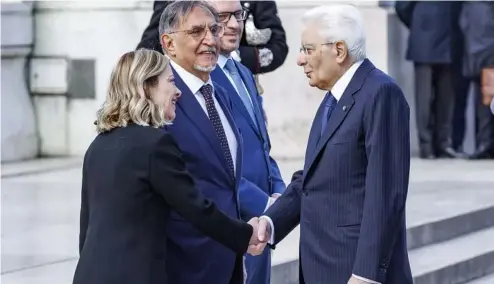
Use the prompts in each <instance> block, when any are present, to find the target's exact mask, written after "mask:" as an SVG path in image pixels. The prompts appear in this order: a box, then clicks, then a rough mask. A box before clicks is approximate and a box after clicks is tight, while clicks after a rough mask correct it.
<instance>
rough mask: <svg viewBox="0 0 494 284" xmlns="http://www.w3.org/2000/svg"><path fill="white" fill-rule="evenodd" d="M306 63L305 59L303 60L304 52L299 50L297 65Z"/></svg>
mask: <svg viewBox="0 0 494 284" xmlns="http://www.w3.org/2000/svg"><path fill="white" fill-rule="evenodd" d="M306 63H307V60H305V54H304V53H303V52H300V53H299V55H298V56H297V65H298V66H303V65H305V64H306Z"/></svg>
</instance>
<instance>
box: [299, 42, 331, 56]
mask: <svg viewBox="0 0 494 284" xmlns="http://www.w3.org/2000/svg"><path fill="white" fill-rule="evenodd" d="M337 42H338V41H337V40H335V41H331V42H325V43H320V44H318V45H332V44H336V43H337ZM313 46H314V45H313ZM316 46H317V45H316ZM309 50H310V51H311V52H312V51H315V50H316V48H315V47H313V48H307V47H306V46H301V47H300V53H303V54H304V55H310V54H309V52H308V51H309Z"/></svg>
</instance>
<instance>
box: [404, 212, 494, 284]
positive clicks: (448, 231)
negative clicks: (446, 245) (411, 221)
mask: <svg viewBox="0 0 494 284" xmlns="http://www.w3.org/2000/svg"><path fill="white" fill-rule="evenodd" d="M452 209H454V207H452ZM450 210H451V209H450ZM493 216H494V205H491V206H487V207H483V208H475V209H472V210H471V211H468V212H461V211H460V212H458V213H457V214H455V215H449V216H443V218H442V219H437V220H435V221H429V222H425V223H423V224H415V225H414V226H411V227H410V226H409V227H408V228H407V245H408V250H412V249H415V248H420V247H423V246H426V245H430V244H435V243H439V242H442V241H447V240H451V239H453V238H456V237H458V236H462V235H464V234H468V233H471V232H475V231H479V230H482V229H485V228H489V227H492V226H494V217H493ZM493 284H494V283H493Z"/></svg>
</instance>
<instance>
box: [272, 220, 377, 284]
mask: <svg viewBox="0 0 494 284" xmlns="http://www.w3.org/2000/svg"><path fill="white" fill-rule="evenodd" d="M268 218H269V217H268ZM352 276H353V277H355V278H357V279H358V280H361V281H365V282H367V283H371V284H381V283H379V282H376V281H374V280H369V279H367V278H364V277H360V276H357V275H355V274H352Z"/></svg>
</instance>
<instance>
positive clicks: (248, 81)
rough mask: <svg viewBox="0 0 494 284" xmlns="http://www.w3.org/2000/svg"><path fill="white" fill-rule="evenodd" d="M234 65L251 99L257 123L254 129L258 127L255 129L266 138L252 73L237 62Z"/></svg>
mask: <svg viewBox="0 0 494 284" xmlns="http://www.w3.org/2000/svg"><path fill="white" fill-rule="evenodd" d="M235 66H237V70H239V73H240V77H242V81H243V82H244V84H245V87H247V91H248V95H249V96H250V100H251V101H252V105H253V107H254V116H255V118H256V121H257V125H259V128H257V127H256V129H258V130H257V131H261V133H262V138H264V140H266V139H267V137H268V130H267V129H266V122H265V121H264V118H263V114H262V111H261V109H262V107H261V106H260V105H259V103H258V100H257V96H258V93H257V86H256V85H255V83H254V80H253V79H252V75H251V74H250V73H247V72H246V70H248V69H247V68H245V67H244V68H242V67H243V66H239V63H238V62H235ZM249 117H250V116H249Z"/></svg>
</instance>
